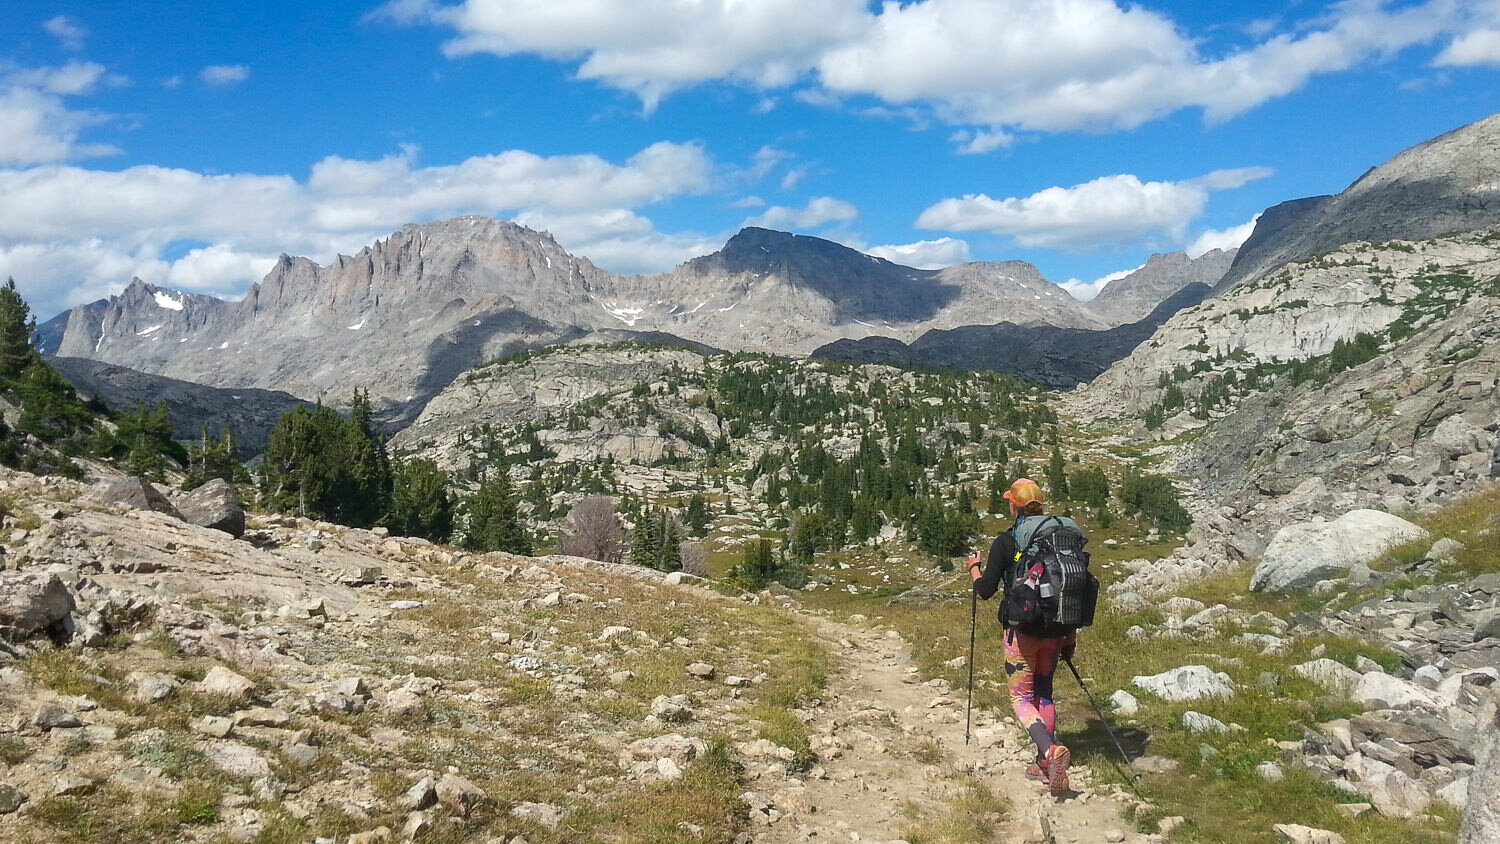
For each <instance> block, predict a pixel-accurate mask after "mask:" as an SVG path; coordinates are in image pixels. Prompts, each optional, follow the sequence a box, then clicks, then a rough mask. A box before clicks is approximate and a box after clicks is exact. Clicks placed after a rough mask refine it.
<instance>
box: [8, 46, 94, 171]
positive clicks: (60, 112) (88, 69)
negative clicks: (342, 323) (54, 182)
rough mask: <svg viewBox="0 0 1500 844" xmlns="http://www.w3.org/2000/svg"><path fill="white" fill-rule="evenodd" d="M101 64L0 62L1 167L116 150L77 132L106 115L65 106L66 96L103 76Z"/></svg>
mask: <svg viewBox="0 0 1500 844" xmlns="http://www.w3.org/2000/svg"><path fill="white" fill-rule="evenodd" d="M106 79H107V73H106V71H105V68H104V66H103V65H99V64H95V63H93V62H68V63H67V64H64V65H61V66H58V67H39V68H24V67H12V66H7V65H5V64H3V63H0V167H3V166H14V165H26V164H43V163H49V162H54V161H69V160H73V159H78V158H89V157H94V156H101V155H112V154H114V153H117V152H119V150H117V149H116V148H115V147H113V146H110V145H108V144H99V143H87V142H84V141H83V140H81V138H80V136H81V135H82V133H83V132H84V130H85V129H87V128H88V127H90V126H95V125H98V124H100V123H103V122H105V121H106V120H108V117H107V116H106V115H103V114H99V113H97V112H94V111H90V110H88V109H75V108H71V107H69V105H68V103H67V100H66V98H67V97H72V96H77V95H80V94H87V93H90V92H91V91H93V90H94V89H96V88H97V87H98V86H99V85H100V84H101V83H103V82H104V81H106Z"/></svg>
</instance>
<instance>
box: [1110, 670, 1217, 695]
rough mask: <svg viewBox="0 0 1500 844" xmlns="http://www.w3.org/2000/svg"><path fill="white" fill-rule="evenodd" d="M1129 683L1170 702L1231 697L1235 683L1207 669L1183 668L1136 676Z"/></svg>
mask: <svg viewBox="0 0 1500 844" xmlns="http://www.w3.org/2000/svg"><path fill="white" fill-rule="evenodd" d="M1131 682H1132V683H1133V684H1135V686H1136V688H1139V689H1144V690H1146V691H1148V692H1151V693H1152V694H1154V695H1156V696H1157V697H1160V698H1162V699H1164V700H1171V701H1184V700H1199V699H1201V698H1205V697H1233V696H1234V681H1232V680H1230V679H1229V675H1228V674H1225V673H1223V672H1220V671H1214V670H1213V669H1212V668H1209V667H1208V666H1206V665H1186V666H1183V667H1182V668H1173V669H1172V670H1170V671H1163V672H1162V673H1160V674H1152V675H1149V676H1138V677H1135V678H1133V679H1132V680H1131Z"/></svg>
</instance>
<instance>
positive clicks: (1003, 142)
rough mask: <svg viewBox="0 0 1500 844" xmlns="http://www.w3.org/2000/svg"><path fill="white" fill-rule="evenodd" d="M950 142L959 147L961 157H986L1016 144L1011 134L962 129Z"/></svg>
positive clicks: (950, 138)
mask: <svg viewBox="0 0 1500 844" xmlns="http://www.w3.org/2000/svg"><path fill="white" fill-rule="evenodd" d="M948 140H950V141H952V142H953V143H954V144H956V145H957V147H958V154H959V155H984V154H985V153H987V152H994V151H995V150H997V149H1003V148H1005V147H1008V146H1010V145H1011V144H1013V143H1015V140H1016V138H1015V136H1014V135H1012V134H1010V133H1009V132H985V131H971V130H969V129H960V130H959V131H957V132H954V133H953V135H952V136H951V137H949V138H948Z"/></svg>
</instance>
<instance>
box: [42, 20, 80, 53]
mask: <svg viewBox="0 0 1500 844" xmlns="http://www.w3.org/2000/svg"><path fill="white" fill-rule="evenodd" d="M42 29H45V30H46V31H47V34H48V35H51V36H52V37H53V38H56V39H57V42H58V43H59V44H61V45H62V47H63V49H65V50H81V49H83V41H84V39H86V38H88V35H89V31H88V30H87V29H84V28H83V26H82V25H80V24H79V23H78V21H76V20H73V19H72V18H70V17H68V16H67V15H58V16H57V17H55V18H48V19H47V20H45V21H43V22H42Z"/></svg>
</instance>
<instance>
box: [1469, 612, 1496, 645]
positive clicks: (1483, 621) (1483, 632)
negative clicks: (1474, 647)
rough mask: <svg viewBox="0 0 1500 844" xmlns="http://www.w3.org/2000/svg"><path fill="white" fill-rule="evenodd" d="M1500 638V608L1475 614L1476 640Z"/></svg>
mask: <svg viewBox="0 0 1500 844" xmlns="http://www.w3.org/2000/svg"><path fill="white" fill-rule="evenodd" d="M1485 639H1500V608H1496V609H1492V610H1484V611H1482V612H1480V613H1478V614H1477V615H1475V616H1474V641H1476V642H1482V641H1484V640H1485Z"/></svg>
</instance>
